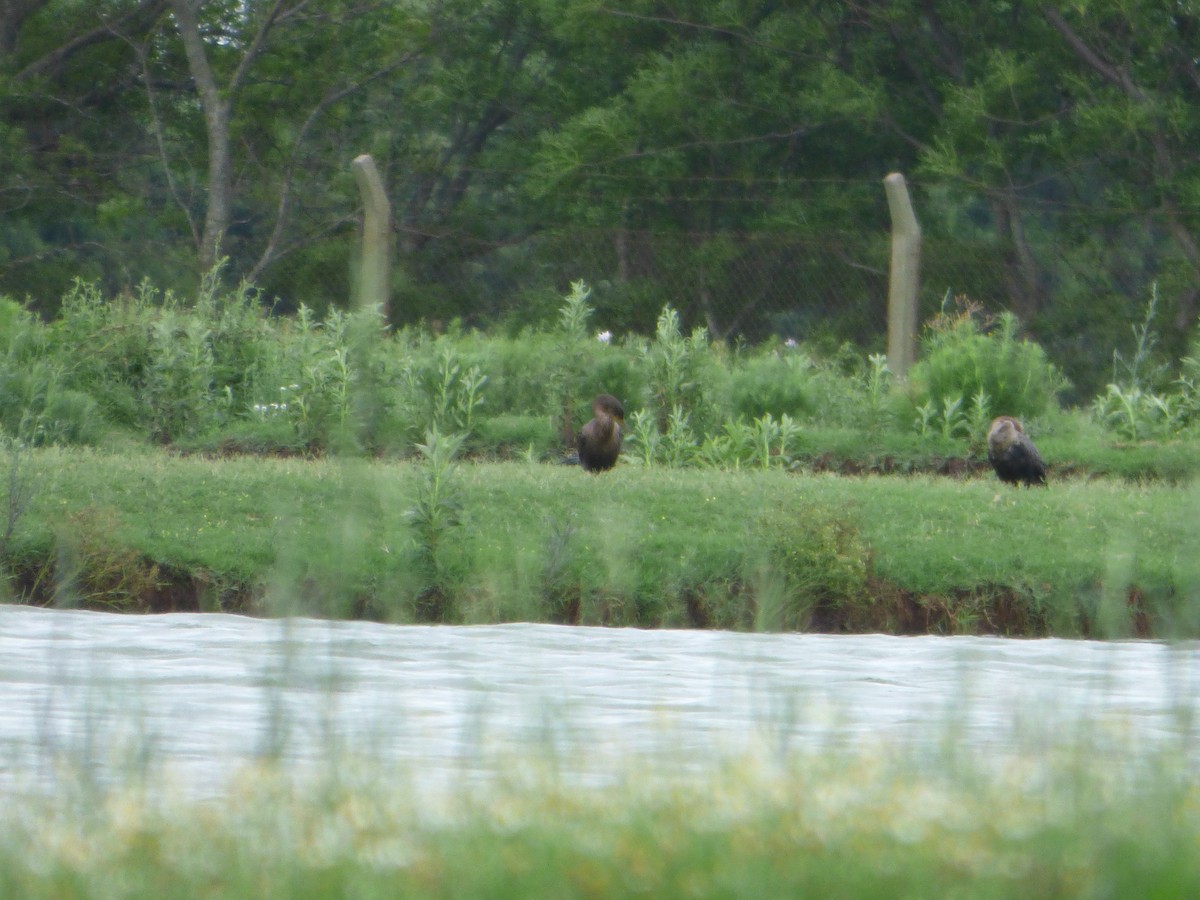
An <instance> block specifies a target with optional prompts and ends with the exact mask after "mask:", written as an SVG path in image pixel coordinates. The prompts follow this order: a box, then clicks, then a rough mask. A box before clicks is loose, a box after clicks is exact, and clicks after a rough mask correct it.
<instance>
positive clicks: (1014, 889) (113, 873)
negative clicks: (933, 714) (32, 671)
mask: <svg viewBox="0 0 1200 900" xmlns="http://www.w3.org/2000/svg"><path fill="white" fill-rule="evenodd" d="M1146 762H1148V763H1150V762H1152V764H1148V765H1146V766H1143V767H1141V768H1124V767H1122V766H1120V765H1118V764H1117V763H1116V762H1115V761H1114V758H1112V757H1108V758H1107V761H1106V762H1104V763H1101V762H1099V761H1098V760H1097V759H1096V758H1095V757H1092V756H1090V755H1089V754H1087V753H1086V752H1085V750H1084V749H1083V748H1080V750H1079V751H1078V752H1077V753H1074V754H1068V755H1066V756H1062V757H1047V756H1046V755H1045V754H1044V753H1033V754H1031V755H1016V756H1014V757H1012V758H1011V759H1009V760H1008V761H1007V762H1005V763H1004V764H1002V765H992V766H989V768H988V770H987V772H986V774H984V772H983V771H982V770H980V769H975V768H973V767H972V765H971V764H969V763H968V762H966V761H965V760H964V759H962V758H961V757H960V758H958V759H957V760H955V759H953V758H947V759H942V760H938V761H936V762H934V761H931V760H929V759H924V760H917V759H914V758H912V757H909V756H904V755H902V754H901V755H898V754H896V753H895V752H885V751H883V749H882V748H881V749H880V750H876V751H867V750H863V751H858V752H855V753H851V754H845V753H843V754H838V755H835V754H833V753H830V752H825V753H803V754H794V755H791V756H789V757H786V758H769V757H768V758H764V757H759V756H754V755H752V756H748V757H743V758H731V759H726V760H718V761H711V762H710V764H709V765H707V766H705V767H704V768H703V769H702V770H701V771H698V772H697V771H692V772H690V773H689V774H686V775H684V774H681V770H679V769H673V768H665V767H649V768H648V767H646V766H645V765H641V766H638V767H637V768H636V769H635V768H632V767H631V768H630V770H629V771H628V773H627V774H626V775H625V776H618V778H617V780H616V781H615V782H613V783H612V784H608V785H606V786H604V787H586V786H583V785H580V784H578V783H576V782H574V781H573V780H571V779H569V778H567V779H564V778H562V777H561V776H559V775H557V774H555V769H554V767H553V766H550V767H545V766H539V765H537V764H534V763H532V762H531V760H529V759H526V760H524V761H523V763H522V764H521V765H516V764H513V765H510V766H508V767H506V771H507V773H508V774H507V775H505V776H503V777H499V778H493V779H492V780H491V781H490V782H488V784H486V785H480V784H476V785H475V786H474V787H470V788H468V787H466V786H463V787H461V788H459V789H458V791H457V792H456V793H452V794H451V795H450V796H449V797H446V798H443V799H442V800H441V801H438V802H432V801H430V800H428V799H425V800H422V799H419V798H418V797H417V796H416V795H415V793H414V792H413V790H412V785H411V783H410V782H409V781H408V780H407V779H406V778H405V777H404V776H403V775H402V774H400V775H398V773H396V772H395V771H394V770H393V771H391V772H388V771H386V770H381V769H380V768H379V767H375V768H371V767H365V768H363V767H359V766H354V765H352V764H347V765H343V766H340V767H335V768H334V769H333V770H331V772H330V773H328V775H327V777H318V778H316V780H315V781H313V780H312V779H311V778H310V779H309V780H307V781H306V780H305V779H304V778H297V777H293V776H289V775H287V774H285V773H283V772H280V771H278V770H277V769H275V768H273V767H271V766H259V767H253V768H250V769H247V770H245V771H244V772H243V773H242V774H241V775H240V777H238V778H236V779H235V780H234V781H233V783H232V787H231V789H230V790H229V792H228V793H227V794H226V795H223V796H221V797H219V798H215V799H209V800H204V801H198V800H192V799H188V798H187V797H185V796H183V795H181V794H180V793H179V792H177V791H173V790H171V789H170V788H169V787H167V786H165V785H164V784H162V783H160V782H159V781H157V780H155V779H149V780H146V781H142V780H138V779H131V780H130V782H129V783H128V784H125V785H118V786H115V787H112V788H110V789H106V790H102V791H99V792H97V791H96V790H94V789H85V790H82V791H79V792H72V791H69V790H63V791H60V792H59V793H57V794H56V795H54V796H53V797H36V796H34V797H30V798H27V799H26V800H24V801H23V802H22V803H20V804H10V805H8V806H7V807H6V811H5V812H3V813H0V893H2V894H3V895H4V896H6V897H30V898H36V897H54V898H90V897H111V898H121V897H144V896H178V897H182V896H206V897H288V898H295V897H313V898H316V897H335V896H336V897H343V896H354V897H398V896H403V897H415V898H425V897H429V898H434V897H458V898H475V897H479V898H485V897H486V898H507V897H513V898H518V897H519V898H540V897H556V898H574V897H615V896H653V897H664V898H669V897H701V896H703V897H768V896H774V897H782V896H820V897H866V896H873V897H885V896H886V897H913V898H916V897H939V896H957V897H972V898H973V897H996V898H999V897H1015V896H1021V897H1048V898H1050V897H1126V896H1141V897H1148V896H1158V897H1185V896H1196V895H1197V892H1198V891H1200V854H1197V853H1196V847H1197V841H1198V840H1200V794H1198V793H1197V786H1196V783H1195V780H1194V778H1192V777H1191V775H1192V773H1191V771H1190V767H1189V765H1188V763H1187V762H1186V761H1185V760H1184V759H1182V758H1180V757H1178V756H1176V755H1175V754H1173V753H1166V752H1164V753H1161V754H1159V755H1158V756H1157V757H1156V758H1155V759H1154V760H1153V761H1150V760H1146ZM60 777H65V776H60Z"/></svg>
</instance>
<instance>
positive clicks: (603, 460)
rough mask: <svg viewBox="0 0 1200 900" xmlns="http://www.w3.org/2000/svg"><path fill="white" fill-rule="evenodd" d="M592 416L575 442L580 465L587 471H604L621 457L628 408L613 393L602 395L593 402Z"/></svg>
mask: <svg viewBox="0 0 1200 900" xmlns="http://www.w3.org/2000/svg"><path fill="white" fill-rule="evenodd" d="M592 416H593V418H592V420H591V421H590V422H588V423H587V424H586V425H584V426H583V428H582V429H580V431H579V437H578V438H577V439H576V441H575V444H576V447H578V449H579V464H580V465H581V466H583V468H584V471H587V472H605V471H607V470H608V469H611V468H612V467H613V466H615V465H616V464H617V457H618V456H620V455H621V431H622V429H624V427H625V407H623V406H621V401H620V400H618V399H617V398H616V397H614V396H612V394H601V395H600V396H598V397H597V398H596V399H595V400H593V401H592Z"/></svg>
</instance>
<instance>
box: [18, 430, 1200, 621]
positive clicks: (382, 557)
mask: <svg viewBox="0 0 1200 900" xmlns="http://www.w3.org/2000/svg"><path fill="white" fill-rule="evenodd" d="M27 466H28V473H29V476H30V478H31V482H32V485H33V496H32V500H31V503H30V506H29V508H28V510H27V511H26V512H25V514H24V516H23V517H22V518H21V519H20V521H19V522H18V527H17V529H16V532H15V534H14V536H13V539H12V541H11V542H10V545H9V547H8V552H7V563H8V566H9V568H10V570H11V571H13V572H15V573H16V574H17V575H18V576H19V577H17V578H16V579H15V581H14V590H16V591H18V592H19V591H20V590H21V589H25V590H29V589H30V586H31V585H36V586H37V587H38V589H40V590H41V593H40V594H38V595H37V596H36V597H33V598H32V599H38V598H40V600H39V602H47V598H48V597H50V596H52V594H51V593H49V592H47V586H48V585H54V584H57V585H58V593H57V595H56V596H57V597H58V598H59V601H60V602H61V601H62V599H63V598H72V597H73V598H74V599H75V600H76V601H78V602H82V603H85V604H87V605H93V606H113V607H116V608H130V609H139V608H146V606H147V605H149V606H154V604H147V603H146V596H147V595H148V594H154V593H155V591H157V595H161V596H166V595H167V594H170V596H171V597H174V598H175V599H174V600H173V601H172V602H173V603H174V605H175V606H176V607H179V606H183V607H188V604H189V603H191V605H192V607H194V606H195V605H196V604H197V603H199V605H200V606H201V608H229V609H249V610H254V611H259V612H266V613H272V612H303V613H309V614H316V615H332V616H348V615H366V616H370V617H374V618H382V619H389V620H395V621H411V620H413V619H414V617H415V616H416V605H415V603H416V597H417V596H418V595H420V594H421V592H422V591H425V590H427V589H428V588H429V586H430V585H429V577H430V576H429V574H428V572H427V571H425V570H423V569H422V567H421V566H420V565H419V560H420V558H421V556H420V553H419V550H420V548H419V547H418V546H417V538H416V532H415V530H414V529H413V527H412V526H411V525H410V524H409V522H408V520H407V519H406V512H407V511H408V510H409V509H410V508H411V507H412V506H413V505H414V504H415V503H416V498H417V488H418V485H419V483H420V480H421V479H422V478H423V477H424V476H423V471H424V470H423V468H422V466H421V464H419V463H413V462H382V461H364V460H348V461H339V460H332V459H327V460H299V459H259V458H232V459H223V460H213V459H206V458H201V457H183V458H180V457H177V456H172V455H168V454H165V453H162V452H158V451H150V450H138V451H133V450H129V449H125V450H124V451H123V452H120V453H108V452H103V451H95V450H69V451H68V450H61V449H45V450H40V451H36V452H34V453H32V454H30V456H29V458H28V460H27ZM452 477H453V479H454V481H455V483H456V484H457V488H456V490H457V491H458V492H459V494H460V496H459V498H458V499H459V500H460V501H461V504H462V516H461V519H462V524H461V525H458V526H454V527H450V528H448V529H447V530H446V534H445V537H444V540H443V541H442V543H441V546H440V548H439V554H440V556H439V559H440V561H441V563H442V565H441V567H440V568H441V572H440V575H439V578H440V579H441V580H440V582H439V585H438V587H439V589H440V590H442V591H443V592H444V593H445V594H446V595H447V596H449V597H451V598H452V601H453V602H452V612H451V614H450V615H449V618H450V619H451V620H453V621H464V622H490V621H510V620H543V621H547V620H549V621H563V620H565V621H579V622H584V623H592V624H629V625H642V626H688V625H696V624H700V625H711V626H719V627H737V628H750V627H755V626H759V627H778V620H775V619H772V618H770V617H769V616H768V617H767V618H766V619H764V618H763V612H764V610H765V609H769V608H773V607H771V605H770V604H769V603H767V599H768V595H769V594H770V591H771V590H772V588H771V585H772V584H775V585H776V588H777V587H778V585H779V584H781V583H782V582H780V581H779V579H778V578H774V577H773V576H774V575H778V574H779V573H780V572H782V571H784V570H785V569H786V567H787V566H788V565H790V564H791V563H788V559H791V560H793V562H794V561H795V560H797V559H799V560H817V561H818V562H808V563H804V565H808V566H810V567H812V566H816V567H817V568H818V570H817V571H810V572H806V573H804V577H803V578H802V579H799V581H798V580H797V579H795V578H792V580H791V581H789V582H787V584H790V585H791V587H785V588H784V591H785V594H786V596H785V597H784V598H783V600H782V601H780V602H783V603H784V604H785V605H787V606H788V608H789V609H792V610H793V611H795V610H800V617H799V621H798V623H797V620H796V618H795V616H793V617H792V618H791V619H789V620H787V621H789V622H791V623H792V625H790V626H789V627H796V625H797V624H798V625H799V626H800V627H805V626H806V625H807V626H811V627H826V628H833V629H835V630H863V629H871V630H876V629H881V630H891V631H914V630H924V629H925V628H929V629H930V630H939V631H960V632H974V631H989V632H1000V633H1046V632H1054V633H1059V634H1080V633H1087V634H1099V635H1110V634H1111V635H1121V634H1129V633H1140V634H1144V633H1150V634H1154V635H1186V636H1195V635H1197V634H1200V537H1198V536H1197V534H1196V529H1195V527H1194V523H1195V521H1197V516H1198V513H1200V492H1198V490H1197V488H1196V487H1195V486H1192V485H1190V484H1187V485H1169V484H1163V483H1149V484H1143V483H1129V482H1123V481H1111V480H1084V479H1068V480H1065V481H1056V482H1054V483H1053V484H1052V485H1051V487H1050V488H1049V489H1047V490H1028V489H1022V490H1015V489H1011V488H1008V487H1004V486H1001V485H1000V484H998V483H997V482H996V481H995V480H994V479H993V478H991V477H980V478H966V479H958V478H945V477H932V476H908V477H901V476H866V477H855V478H846V477H835V476H833V475H810V474H804V473H785V472H783V471H775V470H773V471H759V470H755V471H740V472H739V471H732V472H727V471H717V470H711V469H703V470H700V469H662V468H651V469H645V468H639V467H637V466H634V465H629V464H622V465H621V466H619V467H618V469H616V470H615V471H614V472H611V473H607V474H605V475H602V476H599V477H595V476H590V475H586V474H585V473H583V472H581V471H580V470H579V469H578V468H577V467H573V466H559V465H548V464H537V463H517V462H511V463H477V462H465V463H460V464H458V465H456V466H455V467H454V469H453V475H452ZM781 516H783V519H782V520H781V519H780V517H781ZM789 517H790V518H789ZM781 521H783V522H784V523H785V524H784V527H782V528H781V527H780V522H781ZM823 525H827V526H830V527H823ZM818 526H822V527H818ZM839 535H840V536H839ZM813 542H818V543H819V542H824V544H823V545H822V546H821V547H816V548H813V547H811V546H809V545H810V544H812V543H813ZM839 542H840V543H839ZM814 549H815V550H817V551H820V552H810V551H813V550H814ZM864 553H865V554H866V556H867V569H866V574H867V578H866V581H865V583H863V584H862V585H861V590H859V591H858V593H857V595H856V596H853V597H847V596H845V587H844V583H842V584H843V586H842V587H841V588H839V590H838V591H834V590H832V584H831V582H832V579H834V578H835V577H841V576H844V575H845V572H846V570H845V567H844V566H843V565H842V564H841V563H842V562H843V561H842V560H840V559H839V554H842V555H845V554H855V555H863V554H864ZM820 560H824V561H825V562H820ZM822 566H826V567H827V568H828V571H822V570H820V569H821V567H822ZM154 567H157V569H155V568H154ZM35 576H36V577H35ZM823 579H825V580H826V581H828V582H830V583H828V584H827V583H825V581H823ZM843 581H844V579H843ZM64 582H68V583H69V585H73V588H71V589H70V590H64V589H63V583H64ZM801 582H802V583H801ZM180 583H183V584H184V587H186V588H187V590H183V589H182V588H180ZM840 583H841V582H840ZM69 585H68V586H69ZM155 585H157V586H155ZM797 585H799V586H797ZM172 586H173V590H174V593H171V592H170V591H168V588H169V587H172ZM826 588H829V589H828V590H827V589H826ZM188 590H190V591H191V592H192V593H193V594H195V595H196V596H195V597H192V598H191V599H190V600H188V598H187V596H186V595H187V591H188ZM181 591H182V593H181ZM789 592H790V593H789ZM157 595H156V596H157ZM197 597H198V599H197ZM163 602H164V603H165V602H166V601H163ZM161 605H162V604H160V606H161Z"/></svg>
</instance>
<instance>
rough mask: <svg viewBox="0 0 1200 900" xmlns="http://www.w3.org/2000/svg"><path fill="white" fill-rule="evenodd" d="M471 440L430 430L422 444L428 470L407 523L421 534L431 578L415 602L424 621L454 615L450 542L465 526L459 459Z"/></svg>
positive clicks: (419, 553)
mask: <svg viewBox="0 0 1200 900" xmlns="http://www.w3.org/2000/svg"><path fill="white" fill-rule="evenodd" d="M466 437H467V436H466V435H465V434H442V433H441V432H439V431H438V430H437V429H431V430H429V431H427V432H426V433H425V442H424V443H423V444H418V445H417V450H418V451H419V452H420V454H421V457H422V459H423V460H424V466H423V469H424V471H423V477H422V479H421V481H420V482H419V483H418V486H417V496H416V502H415V504H414V505H413V506H412V507H411V508H410V509H409V510H408V511H407V512H406V513H405V519H406V521H408V523H409V524H410V525H412V527H413V530H414V531H415V533H416V539H417V544H416V546H417V550H416V560H417V565H418V568H419V569H420V571H421V572H422V574H423V575H424V577H425V580H426V586H425V588H424V589H423V590H422V591H421V593H420V595H419V596H418V597H417V602H416V614H417V618H418V619H421V620H425V621H437V622H442V621H447V620H449V619H451V618H452V617H453V616H454V610H453V592H452V585H451V582H452V578H453V576H452V573H453V566H452V564H451V563H450V562H449V560H448V551H447V548H446V544H447V542H448V541H449V540H451V539H452V536H453V534H454V532H455V531H456V530H457V529H458V528H459V527H460V526H461V525H462V524H463V494H462V488H461V487H460V485H459V482H458V477H457V474H456V472H455V469H454V457H455V456H457V455H458V452H459V450H460V449H462V445H463V442H464V441H465V440H466Z"/></svg>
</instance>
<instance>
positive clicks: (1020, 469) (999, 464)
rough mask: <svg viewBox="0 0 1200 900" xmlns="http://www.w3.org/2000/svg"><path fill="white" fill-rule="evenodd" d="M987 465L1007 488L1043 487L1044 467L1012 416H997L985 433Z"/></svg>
mask: <svg viewBox="0 0 1200 900" xmlns="http://www.w3.org/2000/svg"><path fill="white" fill-rule="evenodd" d="M988 462H990V463H991V464H992V468H993V469H995V470H996V474H997V475H998V476H999V477H1000V480H1001V481H1003V482H1006V483H1007V484H1027V485H1035V484H1038V485H1042V486H1045V484H1046V463H1045V462H1044V461H1043V460H1042V455H1041V454H1040V453H1038V449H1037V447H1035V446H1034V445H1033V441H1031V440H1030V439H1029V436H1028V435H1027V434H1025V429H1024V428H1022V427H1021V423H1020V422H1018V421H1017V420H1016V419H1014V418H1013V417H1012V416H1000V417H999V418H997V419H995V420H994V421H993V422H992V427H991V428H990V429H988Z"/></svg>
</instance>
